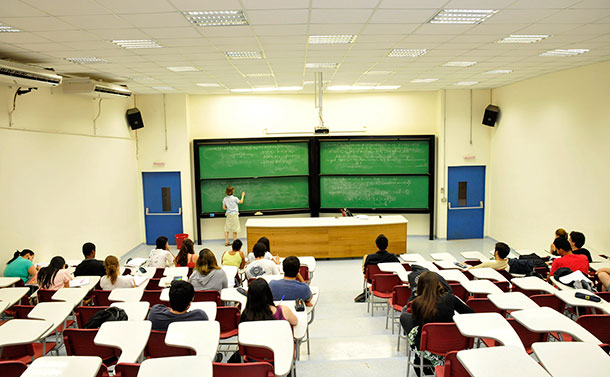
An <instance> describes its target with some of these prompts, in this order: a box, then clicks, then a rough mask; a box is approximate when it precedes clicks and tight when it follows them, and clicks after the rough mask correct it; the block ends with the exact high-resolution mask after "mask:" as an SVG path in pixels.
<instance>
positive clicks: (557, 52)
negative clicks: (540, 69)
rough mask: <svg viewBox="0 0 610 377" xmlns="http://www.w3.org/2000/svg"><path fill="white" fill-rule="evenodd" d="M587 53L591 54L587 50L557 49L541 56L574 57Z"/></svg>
mask: <svg viewBox="0 0 610 377" xmlns="http://www.w3.org/2000/svg"><path fill="white" fill-rule="evenodd" d="M585 52H589V50H588V49H586V48H572V49H568V50H562V49H557V50H551V51H547V52H543V53H542V54H540V56H574V55H580V54H584V53H585Z"/></svg>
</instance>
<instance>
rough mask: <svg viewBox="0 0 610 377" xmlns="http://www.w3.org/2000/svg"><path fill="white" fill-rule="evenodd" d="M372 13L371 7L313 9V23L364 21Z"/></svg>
mask: <svg viewBox="0 0 610 377" xmlns="http://www.w3.org/2000/svg"><path fill="white" fill-rule="evenodd" d="M370 15H371V10H370V9H349V8H348V9H325V10H322V9H312V11H311V18H310V22H311V23H312V24H337V23H339V24H340V23H344V24H351V23H363V22H366V20H367V19H368V18H369V16H370Z"/></svg>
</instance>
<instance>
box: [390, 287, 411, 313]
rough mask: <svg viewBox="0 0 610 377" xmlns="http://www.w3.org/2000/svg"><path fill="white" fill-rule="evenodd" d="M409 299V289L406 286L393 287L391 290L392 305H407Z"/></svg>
mask: <svg viewBox="0 0 610 377" xmlns="http://www.w3.org/2000/svg"><path fill="white" fill-rule="evenodd" d="M409 297H411V288H409V287H408V286H407V285H403V284H400V285H395V286H394V288H393V289H392V303H393V304H394V305H399V306H401V307H403V306H405V305H407V301H408V300H409Z"/></svg>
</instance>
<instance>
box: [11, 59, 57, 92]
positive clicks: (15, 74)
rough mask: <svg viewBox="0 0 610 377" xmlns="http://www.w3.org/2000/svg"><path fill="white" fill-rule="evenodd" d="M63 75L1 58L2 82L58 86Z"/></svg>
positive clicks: (28, 85) (35, 85)
mask: <svg viewBox="0 0 610 377" xmlns="http://www.w3.org/2000/svg"><path fill="white" fill-rule="evenodd" d="M61 79H62V77H61V76H59V75H58V74H57V73H55V71H53V70H50V69H43V68H40V67H35V66H33V65H28V64H21V63H15V62H11V61H8V60H0V82H4V83H8V84H11V85H17V86H23V87H28V88H38V87H42V86H57V85H59V84H61Z"/></svg>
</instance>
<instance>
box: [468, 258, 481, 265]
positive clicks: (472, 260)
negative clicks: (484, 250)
mask: <svg viewBox="0 0 610 377" xmlns="http://www.w3.org/2000/svg"><path fill="white" fill-rule="evenodd" d="M464 264H467V265H469V266H478V265H479V264H481V261H480V260H478V259H469V260H465V261H464Z"/></svg>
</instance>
